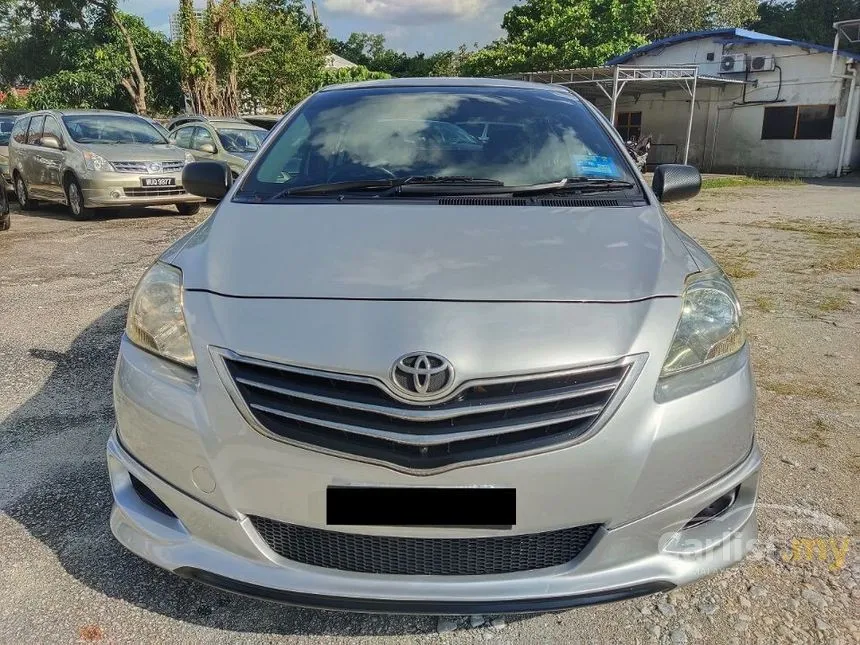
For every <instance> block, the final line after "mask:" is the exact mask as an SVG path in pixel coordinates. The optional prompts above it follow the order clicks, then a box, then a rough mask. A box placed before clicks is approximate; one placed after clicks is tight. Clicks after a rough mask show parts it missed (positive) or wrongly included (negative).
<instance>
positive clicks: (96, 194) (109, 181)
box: [81, 173, 206, 208]
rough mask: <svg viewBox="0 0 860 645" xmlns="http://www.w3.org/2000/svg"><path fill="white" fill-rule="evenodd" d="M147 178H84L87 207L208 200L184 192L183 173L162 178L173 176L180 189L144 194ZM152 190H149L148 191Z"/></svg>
mask: <svg viewBox="0 0 860 645" xmlns="http://www.w3.org/2000/svg"><path fill="white" fill-rule="evenodd" d="M143 176H145V175H135V174H126V173H98V177H97V178H87V177H84V178H82V179H81V190H82V191H83V195H84V204H86V205H87V206H88V207H92V208H105V207H113V206H163V205H169V204H193V203H202V202H204V201H206V200H205V199H203V198H202V197H197V196H196V195H191V194H189V193H186V192H185V191H184V190H183V189H182V174H181V173H165V174H163V175H158V176H159V177H172V178H174V179H175V180H176V186H170V187H168V188H165V189H158V190H152V191H151V192H149V194H141V192H142V190H144V189H143V187H142V186H141V181H140V178H141V177H143ZM146 190H148V189H146Z"/></svg>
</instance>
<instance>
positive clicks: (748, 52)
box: [522, 28, 860, 177]
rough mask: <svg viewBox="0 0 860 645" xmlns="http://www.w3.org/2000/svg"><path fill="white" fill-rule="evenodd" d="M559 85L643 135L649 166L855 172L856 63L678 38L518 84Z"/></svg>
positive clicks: (827, 50)
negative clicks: (594, 65)
mask: <svg viewBox="0 0 860 645" xmlns="http://www.w3.org/2000/svg"><path fill="white" fill-rule="evenodd" d="M522 77H523V78H527V79H530V80H534V81H539V82H553V83H562V84H564V85H568V86H570V87H571V88H572V89H575V90H576V91H578V92H579V93H581V94H582V95H583V96H584V97H585V98H587V99H589V100H591V101H592V102H593V103H594V104H595V105H597V106H598V107H599V108H600V109H601V110H602V111H603V112H604V114H606V115H607V117H609V118H611V119H612V120H613V121H614V123H615V125H616V128H617V129H618V130H619V132H620V134H621V136H622V138H624V139H625V140H629V139H634V138H642V137H645V136H648V135H650V136H651V137H652V140H653V146H652V148H651V151H650V153H649V158H648V162H649V165H652V166H653V165H656V164H659V163H671V162H683V161H684V158H685V157H687V158H688V162H689V163H691V164H693V165H696V166H698V167H699V168H700V169H702V170H704V171H709V172H730V173H745V174H756V175H766V176H800V177H812V176H827V175H838V174H841V173H843V172H846V171H850V170H851V169H855V170H857V169H860V54H858V53H852V52H847V51H836V52H834V50H833V48H832V47H826V46H823V45H817V44H813V43H805V42H799V41H794V40H789V39H786V38H780V37H778V36H771V35H769V34H762V33H759V32H755V31H750V30H747V29H737V28H732V29H715V30H711V31H700V32H692V33H685V34H678V35H676V36H672V37H670V38H664V39H662V40H658V41H655V42H652V43H650V44H648V45H644V46H642V47H639V48H637V49H633V50H631V51H629V52H627V53H626V54H623V55H621V56H618V57H616V58H614V59H612V60H609V61H607V63H606V66H605V67H599V68H588V69H584V70H556V71H552V72H533V73H530V74H524V75H522Z"/></svg>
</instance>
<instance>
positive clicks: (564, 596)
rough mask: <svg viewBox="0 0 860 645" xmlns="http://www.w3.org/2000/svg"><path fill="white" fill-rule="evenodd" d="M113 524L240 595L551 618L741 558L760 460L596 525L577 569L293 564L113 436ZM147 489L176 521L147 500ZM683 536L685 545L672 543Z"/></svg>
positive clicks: (149, 549) (751, 538)
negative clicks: (713, 513) (420, 573)
mask: <svg viewBox="0 0 860 645" xmlns="http://www.w3.org/2000/svg"><path fill="white" fill-rule="evenodd" d="M107 452H108V467H109V471H110V476H111V485H112V488H113V494H114V500H115V502H114V508H113V512H112V514H111V528H112V530H113V533H114V535H115V536H116V538H117V539H118V540H119V541H120V542H121V543H122V544H123V545H124V546H125V547H127V548H128V549H129V550H131V551H133V552H134V553H136V554H137V555H139V556H140V557H142V558H144V559H146V560H148V561H150V562H152V563H154V564H156V565H158V566H159V567H162V568H164V569H168V570H170V571H173V572H174V573H176V574H178V575H181V576H184V577H188V578H191V579H194V580H198V581H200V582H203V583H206V584H209V585H212V586H216V587H220V588H223V589H226V590H228V591H233V592H236V593H241V594H244V595H249V596H254V597H258V598H263V599H266V600H274V601H280V602H285V603H289V604H296V605H302V606H308V607H316V608H323V609H337V610H346V611H363V612H383V613H410V614H420V613H426V614H434V615H437V614H457V615H461V614H470V613H521V612H535V611H553V610H559V609H565V608H570V607H576V606H581V605H586V604H595V603H601V602H609V601H614V600H623V599H625V598H632V597H636V596H641V595H646V594H649V593H654V592H658V591H667V590H669V589H672V588H673V587H675V586H679V585H683V584H686V583H689V582H692V581H694V580H697V579H699V578H701V577H703V576H707V575H710V574H713V573H715V572H717V571H719V570H721V569H724V568H726V567H728V566H730V565H732V564H735V563H736V562H738V561H740V560H741V559H742V558H743V557H744V556H745V555H746V554H747V552H748V551H749V550H750V549H751V548H752V547H753V545H754V542H755V538H756V534H757V532H756V521H755V512H754V507H755V497H756V491H757V487H758V470H759V467H760V464H761V455H760V453H759V450H758V448H757V447H753V449H752V451H751V452H750V454H749V456H748V457H747V458H746V459H745V460H744V462H743V463H742V464H740V465H739V466H738V467H737V468H735V469H733V470H732V472H730V473H728V474H727V475H725V476H724V477H721V478H720V479H719V480H717V481H714V482H712V483H710V484H708V485H707V486H704V487H703V488H701V489H700V490H698V491H696V492H695V493H694V494H692V495H690V496H688V497H686V498H685V499H682V500H679V501H678V502H676V503H674V504H672V505H670V506H668V507H666V508H664V509H661V510H659V511H657V512H656V513H653V514H651V515H648V516H647V517H643V518H641V519H639V520H636V521H634V522H631V523H629V524H627V525H624V526H619V527H617V528H613V529H606V528H604V529H601V530H600V532H599V533H598V535H597V536H595V538H594V540H593V543H592V544H591V545H590V546H589V547H588V548H587V549H586V551H585V552H584V553H583V554H582V555H581V556H580V557H579V558H577V559H576V560H575V561H574V562H572V563H570V565H567V566H565V567H556V568H553V569H545V570H539V571H532V572H525V573H524V574H513V575H500V576H486V577H484V576H478V577H445V578H440V577H422V578H420V580H416V579H415V578H414V577H412V576H372V575H366V574H365V575H362V574H352V573H348V572H343V571H334V570H329V569H323V568H317V567H310V566H305V565H301V564H298V563H291V562H289V561H287V560H284V559H283V558H280V557H279V556H277V555H276V554H274V553H273V552H272V551H270V550H269V549H268V547H267V546H266V545H265V543H264V542H263V541H262V539H261V538H260V537H259V535H258V534H257V533H256V531H255V530H254V528H253V526H252V524H251V522H250V520H249V519H248V518H247V517H243V516H238V517H232V516H230V515H227V514H224V513H222V512H220V511H218V510H216V509H214V508H212V507H210V506H208V505H206V504H204V503H201V502H200V501H198V500H196V499H195V498H193V497H191V496H189V495H187V494H185V493H183V492H182V491H179V490H178V489H176V488H174V487H173V486H171V485H170V484H168V483H167V482H165V481H164V480H162V479H161V478H159V477H158V476H157V475H154V474H153V473H152V472H150V471H149V470H147V469H146V468H145V467H144V466H143V465H141V464H140V463H138V462H137V461H136V460H135V459H134V458H133V457H132V456H131V455H130V454H129V453H128V452H127V451H126V450H125V449H124V448H123V446H122V445H121V443H120V442H119V440H118V438H117V436H116V433H114V434H113V435H112V436H111V438H110V440H109V442H108V451H107ZM130 475H131V476H134V477H135V478H137V479H138V480H139V481H141V482H143V483H144V484H145V485H146V486H147V487H148V488H149V489H150V490H152V491H153V492H154V493H155V494H156V495H157V496H158V497H159V498H160V499H161V500H162V501H163V502H164V503H165V504H166V505H167V506H168V507H169V508H170V509H171V511H172V512H173V513H174V514H175V515H176V518H173V517H170V516H168V515H166V514H164V513H162V512H160V511H158V510H156V509H154V508H153V507H152V506H150V505H149V504H147V503H146V502H144V501H143V500H142V499H141V497H140V496H139V495H138V494H137V492H136V491H135V490H134V488H133V487H132V484H131V478H130ZM738 487H739V492H738V497H737V501H736V502H735V504H734V506H732V508H731V509H730V511H729V512H727V513H726V514H724V515H722V516H720V517H718V518H717V519H714V520H712V521H711V522H708V523H707V524H704V525H700V526H698V527H695V528H692V529H688V530H686V531H682V532H680V533H679V532H678V531H677V529H678V527H679V526H683V524H684V523H686V521H687V520H688V519H689V518H690V517H692V516H693V515H694V514H695V513H696V512H698V511H699V510H700V509H701V508H702V507H704V506H706V505H707V504H708V503H709V502H710V501H711V500H713V499H715V498H717V497H719V496H720V495H721V494H723V493H725V492H727V491H731V490H733V489H735V488H738ZM679 535H680V539H679Z"/></svg>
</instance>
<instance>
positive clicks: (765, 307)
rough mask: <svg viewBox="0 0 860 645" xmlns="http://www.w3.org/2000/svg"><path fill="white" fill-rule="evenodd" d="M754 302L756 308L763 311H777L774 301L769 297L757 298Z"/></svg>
mask: <svg viewBox="0 0 860 645" xmlns="http://www.w3.org/2000/svg"><path fill="white" fill-rule="evenodd" d="M753 302H755V306H756V307H758V308H759V309H761V310H762V311H774V310H775V309H776V307H775V306H774V302H773V299H772V298H768V297H767V296H756V297H755V298H753Z"/></svg>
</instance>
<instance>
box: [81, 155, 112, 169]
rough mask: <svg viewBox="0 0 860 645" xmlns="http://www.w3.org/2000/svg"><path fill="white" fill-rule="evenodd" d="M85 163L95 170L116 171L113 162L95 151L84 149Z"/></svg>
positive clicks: (88, 167)
mask: <svg viewBox="0 0 860 645" xmlns="http://www.w3.org/2000/svg"><path fill="white" fill-rule="evenodd" d="M84 163H85V164H86V166H87V170H95V171H96V172H114V168H113V166H112V165H111V162H110V161H108V160H107V159H105V158H104V157H102V156H101V155H97V154H95V153H94V152H89V151H87V150H84Z"/></svg>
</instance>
